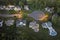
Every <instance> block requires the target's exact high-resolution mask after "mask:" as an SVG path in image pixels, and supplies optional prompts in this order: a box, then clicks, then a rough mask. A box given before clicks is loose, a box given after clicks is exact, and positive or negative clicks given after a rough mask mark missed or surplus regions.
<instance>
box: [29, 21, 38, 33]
mask: <svg viewBox="0 0 60 40" xmlns="http://www.w3.org/2000/svg"><path fill="white" fill-rule="evenodd" d="M29 28H32V29H33V30H34V31H35V32H38V31H39V24H38V23H36V21H33V22H30V23H29Z"/></svg>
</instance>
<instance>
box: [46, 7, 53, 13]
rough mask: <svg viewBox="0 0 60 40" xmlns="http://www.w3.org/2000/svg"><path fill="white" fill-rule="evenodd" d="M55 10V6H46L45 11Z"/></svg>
mask: <svg viewBox="0 0 60 40" xmlns="http://www.w3.org/2000/svg"><path fill="white" fill-rule="evenodd" d="M53 10H54V8H53V7H52V8H50V7H46V8H45V11H47V12H49V13H53Z"/></svg>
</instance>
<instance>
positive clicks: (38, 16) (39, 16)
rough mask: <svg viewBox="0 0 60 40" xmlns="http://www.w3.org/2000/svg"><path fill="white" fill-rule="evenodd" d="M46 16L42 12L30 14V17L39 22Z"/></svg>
mask: <svg viewBox="0 0 60 40" xmlns="http://www.w3.org/2000/svg"><path fill="white" fill-rule="evenodd" d="M44 15H45V14H44V12H42V11H34V12H32V13H31V14H29V16H30V17H32V18H34V19H35V20H39V19H40V18H41V17H43V16H44Z"/></svg>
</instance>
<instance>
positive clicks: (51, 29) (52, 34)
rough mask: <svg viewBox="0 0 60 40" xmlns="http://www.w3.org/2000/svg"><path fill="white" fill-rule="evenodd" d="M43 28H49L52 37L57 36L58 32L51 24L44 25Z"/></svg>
mask: <svg viewBox="0 0 60 40" xmlns="http://www.w3.org/2000/svg"><path fill="white" fill-rule="evenodd" d="M42 27H43V28H47V29H48V30H49V35H50V36H56V35H57V32H56V31H55V30H54V29H53V27H52V23H51V22H45V23H42Z"/></svg>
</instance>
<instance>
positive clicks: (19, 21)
mask: <svg viewBox="0 0 60 40" xmlns="http://www.w3.org/2000/svg"><path fill="white" fill-rule="evenodd" d="M23 26H26V20H21V19H19V20H16V27H23Z"/></svg>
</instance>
